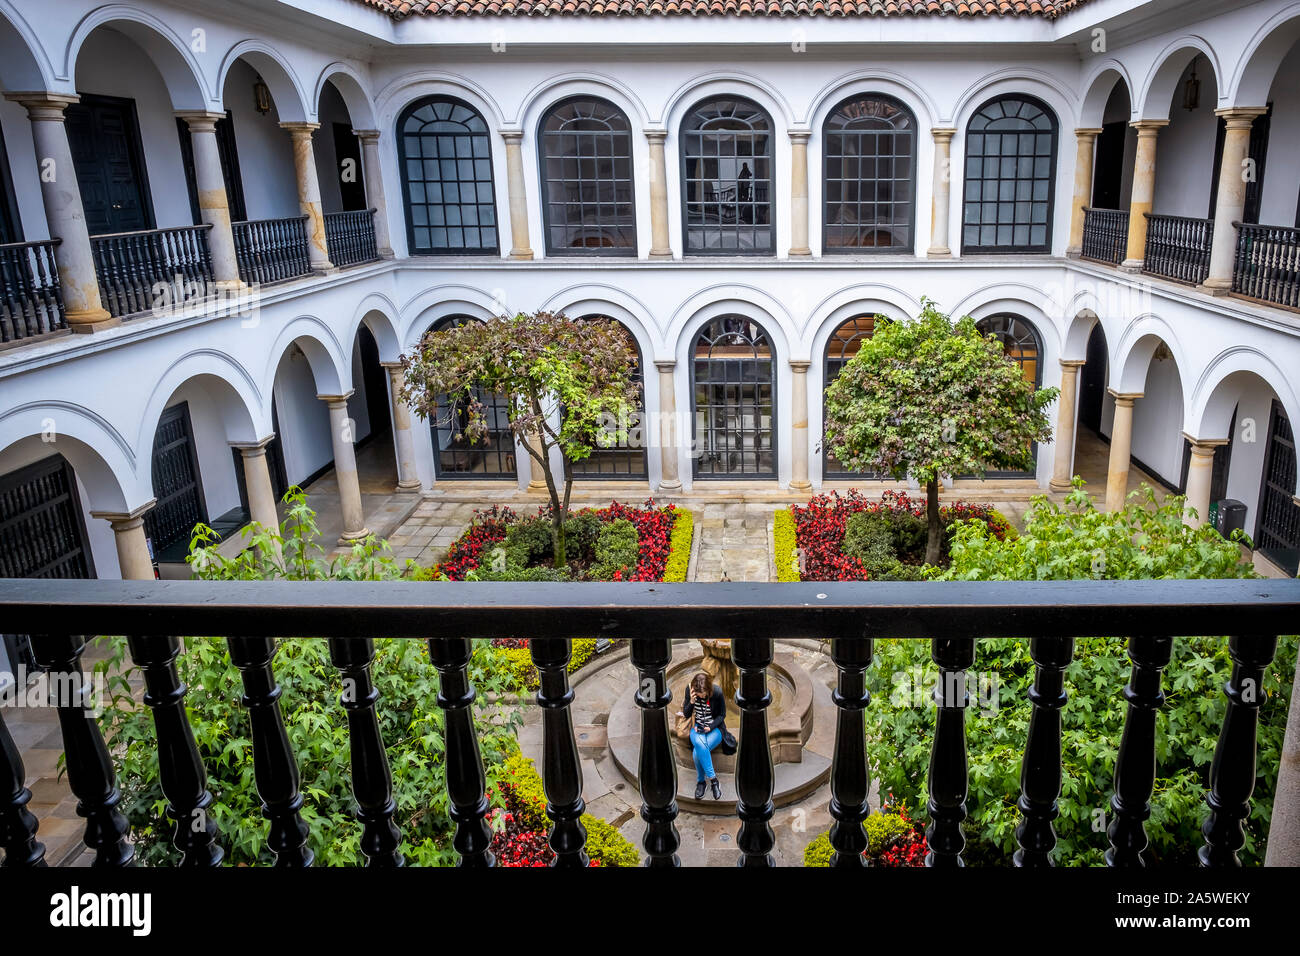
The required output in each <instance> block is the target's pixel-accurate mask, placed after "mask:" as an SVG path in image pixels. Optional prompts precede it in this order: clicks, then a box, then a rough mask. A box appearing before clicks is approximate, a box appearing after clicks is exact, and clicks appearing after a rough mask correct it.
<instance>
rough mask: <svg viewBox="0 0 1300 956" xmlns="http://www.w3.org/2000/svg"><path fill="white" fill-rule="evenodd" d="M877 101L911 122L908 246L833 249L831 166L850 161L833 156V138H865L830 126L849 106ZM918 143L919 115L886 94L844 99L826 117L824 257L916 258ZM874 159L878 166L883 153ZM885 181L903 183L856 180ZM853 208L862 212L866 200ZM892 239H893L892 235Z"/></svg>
mask: <svg viewBox="0 0 1300 956" xmlns="http://www.w3.org/2000/svg"><path fill="white" fill-rule="evenodd" d="M873 100H874V101H876V102H878V103H884V104H887V105H888V106H890V107H892V108H894V109H897V110H898V111H899V113H900V114H901V115H902V116H903V117H905V118H906V120H907V122H908V127H907V129H906V131H905V132H906V135H907V137H908V138H909V139H910V141H911V152H910V154H909V156H908V159H909V160H910V163H911V175H910V176H909V177H908V180H907V182H908V189H909V192H910V195H909V197H908V199H907V200H906V202H907V205H908V206H909V207H910V215H909V217H908V220H907V223H906V228H907V242H906V243H905V244H902V245H894V244H892V243H891V244H890V245H889V246H883V247H882V246H832V245H831V244H830V234H831V228H832V223H831V221H830V207H831V202H830V199H829V198H828V197H829V195H830V189H829V183H830V164H831V160H832V159H836V158H838V159H840V160H841V161H843V160H844V159H846V158H847V157H846V156H845V154H844V153H843V152H842V151H841V152H840V153H838V154H835V155H832V153H831V137H832V136H836V137H845V136H850V135H857V136H858V137H859V138H860V139H861V138H862V135H863V134H855V133H853V132H851V131H849V132H846V131H844V130H832V129H831V128H830V125H831V122H832V121H833V120H834V119H835V118H836V117H837V116H839V115H841V113H842V112H843V111H844V108H845V107H846V106H848V104H850V103H854V102H867V101H873ZM894 135H896V136H898V135H903V134H902V133H900V132H899V131H895V133H894ZM918 141H919V137H918V134H917V125H916V114H914V113H913V112H912V110H911V109H910V108H909V107H908V106H907V104H906V103H904V102H903V101H902V100H900V99H898V98H897V97H893V96H889V95H887V94H884V93H872V92H862V93H856V94H854V95H853V96H847V97H845V98H844V99H842V100H840V102H838V103H836V104H835V108H834V109H832V110H831V111H830V112H829V113H827V114H826V119H825V120H824V121H823V122H822V202H821V207H822V215H821V220H822V254H823V255H832V256H853V255H858V256H861V255H909V254H913V253H914V252H915V250H916V186H917V174H916V165H917V144H918ZM857 158H858V159H859V161H861V159H862V154H861V153H859V154H858V157H857ZM874 158H875V159H876V161H877V162H879V158H880V154H879V153H876V154H875V157H874ZM889 158H890V159H891V160H893V161H895V162H897V161H898V159H899V155H898V154H897V153H895V154H894V155H892V156H891V157H889ZM854 181H855V180H850V179H849V178H848V177H845V176H841V177H840V179H839V182H841V183H847V182H854ZM882 181H884V182H891V183H897V182H899V180H898V179H897V178H896V177H892V178H890V179H889V180H881V179H880V178H879V177H876V178H874V179H870V180H868V179H864V178H863V177H862V176H861V175H859V176H858V178H857V179H856V182H857V183H858V184H859V185H860V184H862V183H865V182H871V183H875V184H878V183H880V182H882ZM860 195H861V194H860V193H859V196H860ZM887 204H888V205H890V206H895V205H898V200H896V199H890V200H887ZM835 205H836V206H844V205H847V203H846V202H845V200H844V199H843V198H841V199H840V200H839V201H838V202H836V203H835ZM851 205H854V206H857V207H859V208H860V207H861V206H863V205H866V203H864V202H863V200H862V199H861V198H859V199H858V200H856V201H855V202H854V203H852V204H851ZM872 205H881V203H880V202H878V201H873V202H872ZM836 225H838V224H836ZM891 225H892V226H900V225H903V224H902V223H901V222H899V223H892V224H891ZM858 228H859V232H860V231H861V228H862V224H861V223H858ZM877 228H878V227H877ZM891 237H892V233H891Z"/></svg>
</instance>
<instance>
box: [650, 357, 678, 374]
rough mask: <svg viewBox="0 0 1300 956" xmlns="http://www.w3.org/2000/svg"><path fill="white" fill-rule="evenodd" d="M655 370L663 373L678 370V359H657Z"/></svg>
mask: <svg viewBox="0 0 1300 956" xmlns="http://www.w3.org/2000/svg"><path fill="white" fill-rule="evenodd" d="M655 368H657V369H659V371H661V372H671V371H672V370H673V369H675V368H677V359H655Z"/></svg>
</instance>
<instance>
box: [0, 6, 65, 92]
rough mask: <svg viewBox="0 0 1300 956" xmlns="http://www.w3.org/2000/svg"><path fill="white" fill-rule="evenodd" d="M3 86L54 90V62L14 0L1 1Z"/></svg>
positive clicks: (0, 68)
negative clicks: (12, 1) (12, 0)
mask: <svg viewBox="0 0 1300 956" xmlns="http://www.w3.org/2000/svg"><path fill="white" fill-rule="evenodd" d="M0 85H3V87H4V89H6V90H54V89H56V88H57V86H58V83H57V81H56V80H55V77H54V65H53V64H52V63H51V62H50V58H49V55H48V54H47V53H46V52H45V47H44V45H42V43H41V41H40V38H39V37H38V36H37V35H36V31H35V30H33V29H32V27H31V24H29V23H28V22H27V20H26V18H25V17H23V15H22V14H21V13H19V12H18V9H17V7H15V6H14V5H13V3H11V2H10V0H0Z"/></svg>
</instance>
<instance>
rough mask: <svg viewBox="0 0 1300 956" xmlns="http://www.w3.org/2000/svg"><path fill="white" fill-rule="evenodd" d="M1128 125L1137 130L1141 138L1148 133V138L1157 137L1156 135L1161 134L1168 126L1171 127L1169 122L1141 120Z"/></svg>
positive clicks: (1163, 120)
mask: <svg viewBox="0 0 1300 956" xmlns="http://www.w3.org/2000/svg"><path fill="white" fill-rule="evenodd" d="M1128 125H1129V126H1132V127H1133V128H1134V129H1135V130H1137V131H1138V135H1139V136H1141V135H1142V134H1143V133H1146V134H1147V135H1148V136H1154V135H1156V133H1158V132H1160V131H1161V130H1162V129H1164V128H1165V127H1166V126H1168V125H1169V120H1167V119H1140V120H1132V121H1131V122H1130V123H1129V124H1128Z"/></svg>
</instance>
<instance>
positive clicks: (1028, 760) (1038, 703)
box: [1012, 637, 1074, 866]
mask: <svg viewBox="0 0 1300 956" xmlns="http://www.w3.org/2000/svg"><path fill="white" fill-rule="evenodd" d="M1029 656H1030V657H1032V658H1033V660H1034V685H1033V687H1031V688H1030V689H1029V701H1030V703H1031V704H1032V705H1033V710H1032V711H1031V713H1030V715H1029V733H1028V735H1027V738H1026V741H1025V753H1024V757H1023V759H1022V762H1021V765H1020V802H1019V804H1018V806H1019V807H1020V814H1021V821H1020V825H1019V826H1018V827H1016V841H1017V842H1018V843H1019V844H1020V849H1018V850H1016V852H1015V854H1014V855H1013V856H1012V861H1013V862H1014V863H1015V865H1016V866H1052V865H1053V864H1052V859H1051V853H1052V850H1053V849H1055V847H1056V830H1055V829H1054V828H1053V826H1052V821H1054V820H1055V819H1056V818H1057V816H1058V814H1059V811H1058V809H1057V806H1056V798H1057V797H1059V796H1060V795H1061V711H1062V709H1063V708H1064V707H1065V699H1066V693H1065V669H1066V668H1067V667H1068V666H1069V665H1070V660H1071V658H1072V657H1073V656H1074V638H1072V637H1035V638H1033V639H1032V640H1030V642H1029Z"/></svg>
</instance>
